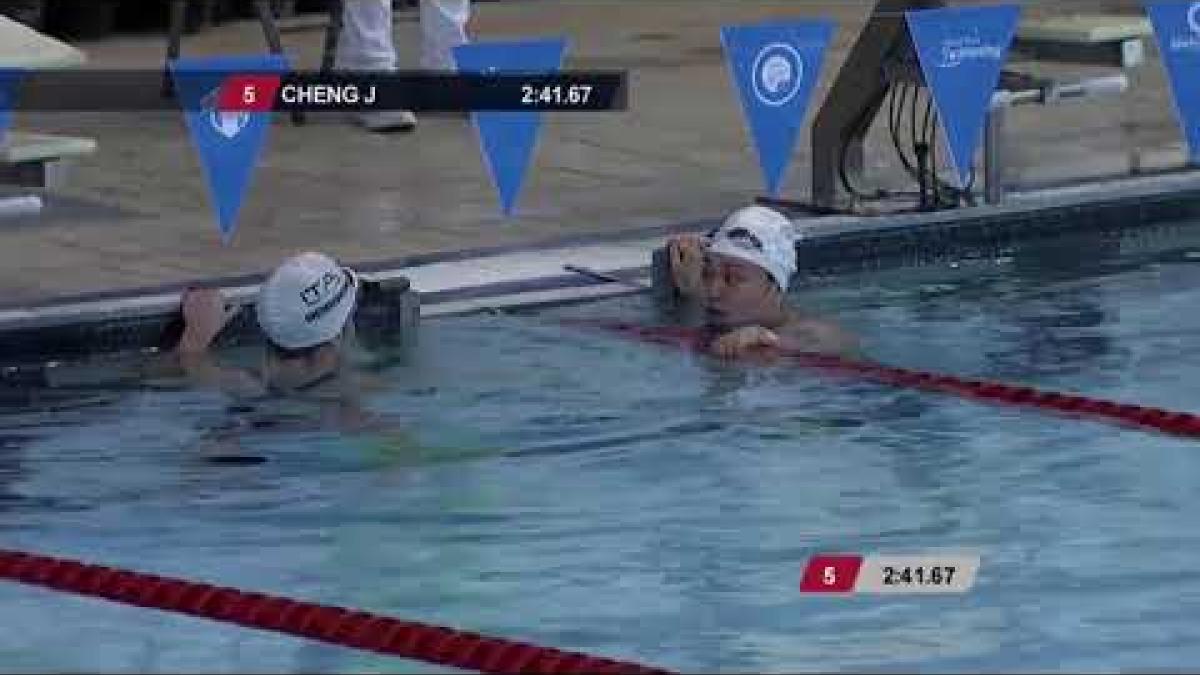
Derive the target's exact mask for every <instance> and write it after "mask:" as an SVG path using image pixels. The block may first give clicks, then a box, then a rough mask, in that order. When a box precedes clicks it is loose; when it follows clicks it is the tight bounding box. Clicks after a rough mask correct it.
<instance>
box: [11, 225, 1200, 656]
mask: <svg viewBox="0 0 1200 675" xmlns="http://www.w3.org/2000/svg"><path fill="white" fill-rule="evenodd" d="M796 298H797V301H798V302H801V303H803V304H805V305H807V306H810V307H813V308H819V309H821V310H823V311H827V312H829V313H831V314H835V315H836V316H838V317H839V318H840V319H841V320H842V321H843V322H844V323H845V324H847V325H848V326H849V327H851V328H852V329H854V330H856V331H857V332H859V333H860V334H861V335H862V336H863V340H864V342H865V344H866V345H867V349H868V351H869V352H870V353H871V354H872V355H873V356H875V357H876V358H879V359H881V360H884V361H887V362H889V363H894V364H897V365H905V366H909V367H920V368H931V369H937V370H941V371H947V372H954V373H962V374H970V375H973V376H984V377H991V378H996V379H1003V380H1010V381H1019V382H1024V383H1030V384H1036V385H1039V386H1043V387H1049V388H1056V389H1060V390H1068V391H1073V392H1078V393H1085V394H1089V395H1093V396H1103V397H1111V398H1116V399H1120V400H1125V401H1130V402H1139V403H1144V404H1148V405H1157V406H1163V407H1168V408H1173V409H1179V410H1188V411H1200V390H1197V388H1196V385H1195V381H1196V380H1195V376H1197V375H1200V350H1197V349H1196V345H1197V344H1200V315H1198V314H1197V313H1196V312H1195V311H1194V309H1195V307H1196V306H1197V305H1198V304H1200V238H1198V237H1196V236H1195V233H1194V232H1193V231H1192V230H1190V229H1188V228H1179V231H1178V232H1175V233H1174V234H1172V235H1170V236H1169V237H1168V236H1165V235H1163V236H1159V237H1148V238H1140V239H1137V240H1130V239H1127V240H1125V241H1123V242H1103V241H1098V240H1073V241H1069V242H1066V243H1064V244H1061V245H1058V246H1055V247H1045V246H1042V247H1036V248H1033V249H1030V250H1018V251H1013V252H1010V253H1006V254H1005V255H1003V256H999V257H991V258H987V259H983V260H975V261H964V262H962V263H960V264H957V265H955V266H951V265H948V264H941V265H937V266H929V267H924V268H915V269H905V270H900V271H896V272H887V273H874V274H863V275H856V276H853V277H846V278H842V279H828V280H815V281H814V283H813V284H812V285H811V287H809V288H806V289H804V290H801V291H797V293H796ZM563 316H573V317H577V316H587V317H597V316H605V317H619V318H622V319H632V320H639V321H647V322H654V321H656V320H657V314H656V310H655V309H654V308H653V307H652V305H650V303H649V301H648V300H647V299H645V298H642V297H632V298H623V299H617V300H612V301H606V302H600V303H592V304H588V305H578V306H571V307H563V308H557V309H552V310H544V311H540V312H536V313H533V312H530V313H518V314H514V315H507V316H478V317H469V318H459V319H452V320H444V321H435V322H430V323H427V324H426V325H425V326H424V328H423V335H422V340H421V345H420V347H419V351H418V352H417V353H416V354H413V355H411V356H410V358H407V359H400V360H394V361H389V362H387V363H385V364H381V365H379V366H377V370H378V374H379V375H380V376H381V377H383V378H384V379H385V380H386V381H387V382H388V383H389V386H388V387H386V388H385V389H384V390H383V391H382V392H380V393H376V394H372V395H371V396H370V397H369V398H368V401H367V402H368V404H369V405H370V406H371V407H372V408H373V409H375V410H379V411H383V412H387V413H391V414H393V415H395V416H397V417H399V418H403V419H405V420H407V422H406V424H405V429H404V433H402V434H399V433H398V434H395V435H394V436H393V437H391V438H390V439H383V438H380V437H372V436H368V437H362V436H356V437H348V436H340V435H338V434H335V433H320V432H286V431H285V432H271V433H268V432H260V433H250V434H248V435H247V436H246V437H244V438H243V440H242V444H243V447H244V448H245V449H246V451H247V452H251V453H256V454H259V455H261V456H263V457H265V458H266V459H267V461H266V462H264V463H261V464H257V465H253V466H225V465H215V464H210V463H207V462H204V461H202V460H201V458H200V456H199V454H198V452H197V449H196V448H197V443H198V440H199V439H200V437H201V436H202V435H203V433H204V429H205V428H211V427H212V425H213V424H216V423H219V422H220V419H221V417H222V416H223V415H224V414H225V412H224V401H223V400H222V399H221V398H220V397H219V396H217V395H215V394H211V393H203V392H192V391H189V390H187V389H186V388H183V387H182V386H181V385H180V383H179V382H177V381H174V380H171V379H170V378H162V377H157V378H153V379H141V380H135V381H125V382H116V381H115V380H114V381H113V382H111V383H110V384H104V382H103V381H101V382H99V383H96V382H92V384H90V385H89V386H86V387H84V386H82V385H80V384H78V381H80V380H82V379H86V377H87V375H86V373H85V374H83V375H81V374H78V373H76V374H74V375H72V374H71V373H72V371H71V370H70V369H64V371H63V373H62V374H60V375H59V376H57V377H58V378H59V380H60V386H58V387H54V388H48V389H42V390H37V391H18V390H13V389H7V390H4V391H3V396H4V398H3V399H2V400H3V403H0V545H2V546H4V547H10V548H21V549H28V550H32V551H36V552H41V553H48V554H54V555H65V556H73V557H79V558H83V559H86V560H89V561H95V562H101V563H104V564H110V565H118V566H128V567H132V568H134V569H138V570H142V571H148V572H154V573H160V574H170V575H178V576H182V577H185V578H192V579H200V580H205V581H209V582H213V583H219V584H224V585H231V586H237V587H242V588H247V589H253V590H259V591H265V592H274V593H281V594H285V595H289V596H292V597H297V598H301V599H307V600H313V601H318V602H325V603H331V604H338V605H344V606H351V607H358V608H362V609H366V610H371V611H378V612H383V613H387V614H390V615H394V616H398V617H402V618H408V619H412V620H419V621H425V622H431V623H438V624H445V625H449V626H454V627H458V628H462V629H468V630H474V631H480V632H484V633H491V634H496V635H500V636H505V637H509V638H514V639H521V640H528V641H533V642H537V643H541V644H545V645H549V646H555V647H559V648H564V649H574V650H582V651H587V652H591V653H596V654H600V655H606V656H611V657H617V658H624V659H630V660H637V661H642V662H647V663H651V664H655V665H659V666H663V667H667V668H672V669H679V670H689V671H691V670H718V671H752V670H761V671H762V672H795V671H815V670H863V671H899V670H911V669H918V670H920V671H931V672H937V671H953V670H964V669H971V670H975V669H980V670H987V671H994V670H1007V669H1015V670H1021V671H1045V670H1101V671H1117V670H1127V669H1132V668H1135V667H1141V668H1150V669H1160V670H1161V669H1168V670H1171V669H1185V668H1187V667H1189V666H1192V665H1194V664H1195V663H1196V662H1197V661H1198V660H1200V573H1197V572H1196V561H1197V560H1200V534H1198V532H1197V530H1196V528H1195V527H1194V517H1195V514H1197V513H1200V490H1197V489H1196V485H1197V482H1198V481H1200V444H1197V443H1196V442H1193V441H1186V440H1181V439H1176V438H1169V437H1165V436H1159V435H1153V434H1148V433H1142V432H1137V431H1131V430H1125V429H1119V428H1115V427H1111V426H1107V425H1104V424H1100V423H1095V422H1088V421H1080V420H1074V419H1064V418H1061V417H1055V416H1051V415H1043V414H1041V413H1039V412H1036V411H1030V410H1017V409H1007V408H999V407H992V406H988V405H982V404H977V403H969V402H965V401H961V400H956V399H952V398H947V397H942V396H935V395H927V394H921V393H916V392H910V391H899V390H894V389H889V388H886V387H882V386H876V385H872V384H865V383H854V382H847V381H835V380H827V379H823V378H821V377H817V376H815V375H814V374H813V373H810V372H807V371H803V370H798V369H794V368H789V367H786V366H777V367H765V368H764V367H741V366H732V365H720V364H716V363H712V362H709V361H706V360H704V359H701V358H697V357H695V356H691V355H687V354H682V353H678V352H672V351H668V350H661V349H657V348H654V347H648V346H645V345H639V344H632V343H627V342H621V341H618V340H615V339H613V338H610V337H607V336H600V335H584V334H579V333H574V332H570V331H565V330H563V329H561V328H559V327H558V324H557V323H556V319H557V318H561V317H563ZM89 367H90V369H91V370H90V371H89V372H92V373H96V372H98V373H100V375H101V378H100V379H101V380H103V379H104V378H103V376H105V375H111V376H112V378H115V377H116V373H118V372H119V370H118V367H117V365H115V364H101V365H94V364H93V365H91V366H89ZM80 372H83V371H82V370H81V371H80ZM72 377H73V378H74V380H75V381H76V384H75V385H72V386H68V381H69V380H71V379H72ZM93 379H95V378H94V377H93ZM927 549H954V550H970V551H976V552H978V553H979V554H980V555H981V557H982V564H981V568H980V571H979V576H978V580H977V583H976V586H975V588H974V589H973V590H972V591H971V592H969V593H967V594H965V595H960V596H939V597H929V596H925V597H878V596H876V597H868V596H859V597H819V596H805V595H801V594H800V593H799V592H798V583H799V579H800V573H801V569H802V568H803V565H804V564H805V562H806V561H807V559H808V558H809V557H810V556H812V555H813V554H815V553H819V552H825V551H848V552H863V553H868V552H881V553H910V552H920V551H923V550H927ZM0 608H2V609H0V615H2V618H0V622H2V623H3V625H4V626H6V630H3V631H0V669H2V670H6V671H9V670H11V671H29V670H36V671H43V672H48V671H55V672H63V671H78V670H88V671H95V670H101V671H106V672H175V671H193V670H198V671H203V672H235V671H236V672H335V671H336V672H414V671H415V672H436V671H438V670H439V669H437V668H432V667H430V666H424V665H421V664H416V663H413V662H408V661H400V660H395V659H389V658H386V657H381V656H375V655H366V654H359V653H355V652H351V651H347V650H342V649H338V648H334V647H327V646H323V645H316V644H313V643H308V642H304V641H301V640H295V639H292V638H288V637H282V636H275V635H272V634H266V633H259V632H254V631H248V630H244V629H239V628H234V627H227V626H222V625H218V624H213V623H209V622H206V621H202V620H196V619H190V618H181V617H176V616H171V615H166V614H162V613H157V612H151V611H145V610H140V609H134V608H126V607H120V606H115V605H111V604H107V603H102V602H99V601H92V600H84V599H78V598H75V597H69V596H65V595H59V594H54V593H51V592H49V591H42V590H36V589H29V588H24V587H19V586H14V585H0Z"/></svg>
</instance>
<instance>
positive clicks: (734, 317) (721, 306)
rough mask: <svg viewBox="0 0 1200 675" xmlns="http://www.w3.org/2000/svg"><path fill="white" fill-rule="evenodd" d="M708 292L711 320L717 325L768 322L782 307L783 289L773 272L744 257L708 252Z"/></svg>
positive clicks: (705, 276)
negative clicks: (738, 257) (773, 278)
mask: <svg viewBox="0 0 1200 675" xmlns="http://www.w3.org/2000/svg"><path fill="white" fill-rule="evenodd" d="M704 292H705V300H706V302H705V308H706V311H707V321H708V323H709V324H710V325H711V326H713V327H716V328H737V327H739V326H751V325H767V324H770V323H772V322H773V321H775V320H776V319H777V317H778V314H779V311H780V306H781V303H780V300H781V298H780V292H779V288H778V287H777V286H776V285H775V282H774V281H773V280H772V279H771V276H770V275H769V274H767V272H766V271H765V270H763V269H762V268H761V267H758V266H757V265H753V264H751V263H748V262H746V261H744V260H739V259H737V258H732V257H729V256H724V255H720V254H716V253H708V254H706V255H705V256H704Z"/></svg>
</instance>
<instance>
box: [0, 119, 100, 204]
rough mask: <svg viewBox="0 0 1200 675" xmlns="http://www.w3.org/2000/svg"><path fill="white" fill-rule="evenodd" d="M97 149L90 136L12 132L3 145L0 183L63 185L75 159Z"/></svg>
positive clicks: (58, 186)
mask: <svg viewBox="0 0 1200 675" xmlns="http://www.w3.org/2000/svg"><path fill="white" fill-rule="evenodd" d="M95 151H96V141H94V140H93V139H90V138H81V137H76V136H57V135H53V134H39V133H33V132H28V131H10V132H8V134H6V136H5V139H4V143H3V145H0V183H3V184H7V185H20V186H22V187H33V188H45V189H50V190H54V189H58V188H61V187H63V185H64V184H65V181H66V177H67V172H68V171H69V169H70V167H71V165H72V164H74V162H75V160H77V159H78V158H80V157H85V156H87V155H90V154H92V153H94V152H95Z"/></svg>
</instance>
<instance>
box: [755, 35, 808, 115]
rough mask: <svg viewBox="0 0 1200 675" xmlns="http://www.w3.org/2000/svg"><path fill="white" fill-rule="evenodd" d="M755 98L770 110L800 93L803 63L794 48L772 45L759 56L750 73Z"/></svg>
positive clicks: (776, 43)
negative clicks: (771, 107)
mask: <svg viewBox="0 0 1200 675" xmlns="http://www.w3.org/2000/svg"><path fill="white" fill-rule="evenodd" d="M752 74H753V77H752V81H753V82H754V95H755V96H756V97H758V100H759V101H762V102H763V103H764V104H766V105H769V106H781V105H784V104H786V103H787V102H788V101H791V100H792V99H793V98H795V97H796V94H797V93H799V92H800V84H801V83H802V82H803V81H804V60H803V59H801V58H800V53H799V52H797V51H796V48H795V47H792V46H791V45H788V44H784V43H782V42H773V43H771V44H769V45H767V46H766V47H763V48H762V50H760V51H759V52H758V56H756V57H755V58H754V66H753V70H752Z"/></svg>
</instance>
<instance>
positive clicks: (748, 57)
mask: <svg viewBox="0 0 1200 675" xmlns="http://www.w3.org/2000/svg"><path fill="white" fill-rule="evenodd" d="M833 30H834V28H833V23H831V22H829V21H823V20H812V21H796V22H786V23H763V24H756V25H745V26H724V27H722V28H721V43H722V44H723V45H724V47H725V59H726V62H727V64H728V66H729V72H730V75H731V77H732V79H733V84H734V87H735V88H736V89H737V92H738V96H739V98H740V99H741V103H742V111H743V113H744V114H745V118H746V122H747V125H748V126H749V128H750V136H751V138H752V139H753V140H754V147H755V149H756V151H757V154H758V162H759V167H760V168H761V169H762V173H763V179H764V181H765V182H766V187H767V192H769V193H770V194H771V195H772V196H775V195H777V194H778V192H779V184H780V182H781V181H782V179H783V175H784V172H785V170H786V169H787V165H788V162H789V160H790V159H791V156H792V150H793V149H794V148H795V145H796V136H797V134H798V132H799V131H800V126H801V125H802V124H803V123H804V116H805V113H806V111H807V109H808V100H809V97H810V96H811V94H812V90H813V87H814V86H815V85H816V83H817V79H818V78H819V77H820V76H821V64H822V61H823V60H824V57H825V49H826V47H827V46H828V45H829V40H830V38H831V37H832V36H833Z"/></svg>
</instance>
